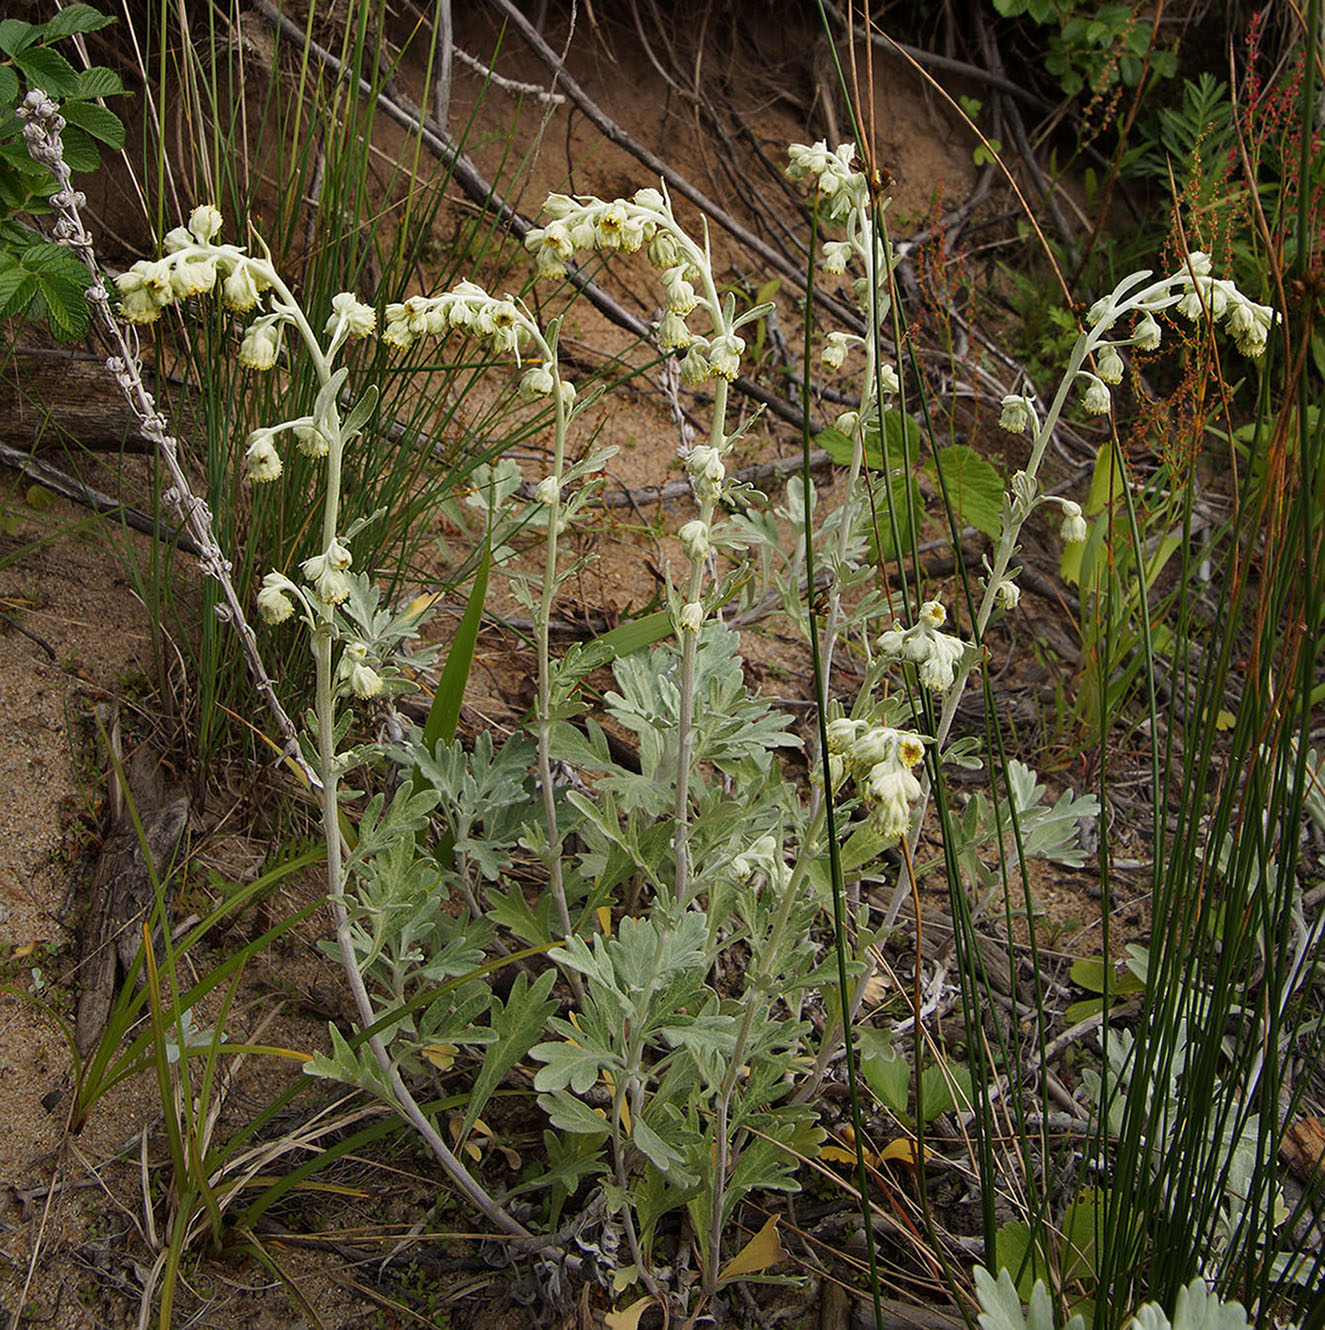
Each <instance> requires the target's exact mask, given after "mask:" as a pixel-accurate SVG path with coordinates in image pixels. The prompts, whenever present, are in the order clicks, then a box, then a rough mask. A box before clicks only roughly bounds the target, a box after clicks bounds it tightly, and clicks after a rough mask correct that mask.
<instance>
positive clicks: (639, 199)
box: [634, 187, 667, 213]
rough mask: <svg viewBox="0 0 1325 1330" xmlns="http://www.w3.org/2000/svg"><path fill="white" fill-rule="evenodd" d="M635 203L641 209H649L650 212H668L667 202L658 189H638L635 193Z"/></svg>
mask: <svg viewBox="0 0 1325 1330" xmlns="http://www.w3.org/2000/svg"><path fill="white" fill-rule="evenodd" d="M634 201H635V203H636V204H638V205H639V207H641V208H648V210H649V211H650V212H661V213H665V212H666V211H667V200H666V199H664V198H663V196H662V194H661V193H659V191H658V190H656V189H649V188H647V187H646V188H644V189H637V190H636V191H635V200H634Z"/></svg>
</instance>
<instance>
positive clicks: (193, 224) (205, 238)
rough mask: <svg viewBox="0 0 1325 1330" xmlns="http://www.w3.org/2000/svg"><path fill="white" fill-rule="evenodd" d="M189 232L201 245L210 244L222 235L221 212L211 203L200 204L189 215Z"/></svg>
mask: <svg viewBox="0 0 1325 1330" xmlns="http://www.w3.org/2000/svg"><path fill="white" fill-rule="evenodd" d="M189 230H190V231H191V232H192V233H193V235H194V238H195V239H196V240H197V242H198V243H199V244H200V245H207V244H210V243H211V242H212V241H213V240H215V239H216V237H217V236H218V235H220V233H221V213H220V210H219V209H218V208H216V207H214V206H213V205H212V204H210V203H203V204H199V206H198V207H196V208H194V210H193V211H192V212H191V213H190V214H189Z"/></svg>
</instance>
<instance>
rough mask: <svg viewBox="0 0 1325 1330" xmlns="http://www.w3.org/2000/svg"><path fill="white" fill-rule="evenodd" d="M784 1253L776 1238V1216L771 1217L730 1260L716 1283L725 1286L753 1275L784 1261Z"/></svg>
mask: <svg viewBox="0 0 1325 1330" xmlns="http://www.w3.org/2000/svg"><path fill="white" fill-rule="evenodd" d="M786 1254H787V1253H786V1252H784V1251H783V1250H782V1243H781V1241H780V1240H779V1238H778V1216H777V1215H772V1216H770V1217H769V1219H768V1222H767V1223H765V1225H764V1226H763V1228H761V1229H760V1230H759V1232H758V1233H756V1234H755V1235H754V1237H752V1238H751V1239H750V1241H749V1242H747V1243H746V1244H745V1246H744V1247H742V1248H741V1250H740V1251H738V1252H737V1253H736V1255H735V1256H733V1257H732V1258H731V1260H730V1261H728V1262H727V1264H726V1265H725V1266H724V1267H723V1269H722V1272H721V1273H720V1274H719V1275H718V1283H719V1284H725V1283H727V1282H728V1281H729V1280H732V1279H740V1278H742V1277H743V1276H745V1275H755V1274H758V1273H759V1272H760V1271H761V1270H767V1269H768V1268H769V1267H770V1266H774V1265H776V1264H777V1263H778V1262H779V1261H781V1260H783V1259H785V1257H786Z"/></svg>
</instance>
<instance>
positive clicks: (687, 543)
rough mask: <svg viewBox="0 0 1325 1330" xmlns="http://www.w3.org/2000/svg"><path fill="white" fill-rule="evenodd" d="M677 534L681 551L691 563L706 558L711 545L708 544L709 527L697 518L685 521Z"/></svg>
mask: <svg viewBox="0 0 1325 1330" xmlns="http://www.w3.org/2000/svg"><path fill="white" fill-rule="evenodd" d="M677 535H678V537H679V538H680V541H681V553H682V554H684V555H685V556H686V558H687V559H689V560H690V562H691V563H699V562H701V561H702V560H703V559H706V558H708V555H709V550H710V549H711V548H712V546H711V545H710V544H709V529H708V527H707V526H706V525H705V524H704V523H703V522H701V521H699V520H698V519H695V520H694V521H691V522H687V523H686V524H685V525H684V526H683V527H682V528H681V529H680V531H678V532H677Z"/></svg>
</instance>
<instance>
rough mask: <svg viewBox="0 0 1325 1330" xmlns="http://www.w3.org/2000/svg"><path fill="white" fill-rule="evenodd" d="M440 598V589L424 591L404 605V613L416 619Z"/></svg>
mask: <svg viewBox="0 0 1325 1330" xmlns="http://www.w3.org/2000/svg"><path fill="white" fill-rule="evenodd" d="M440 599H441V592H440V591H425V592H423V593H422V594H421V595H418V596H415V597H414V599H413V600H411V601H410V603H409V604H408V605H406V606H405V614H406V615H407V616H408V617H409V618H411V619H418V618H420V617H422V616H423V615H424V614H426V613H427V612H428V611H429V610H430V609H432V607H433V606H434V605H435V604H436V603H437V602H438V601H439V600H440Z"/></svg>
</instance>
